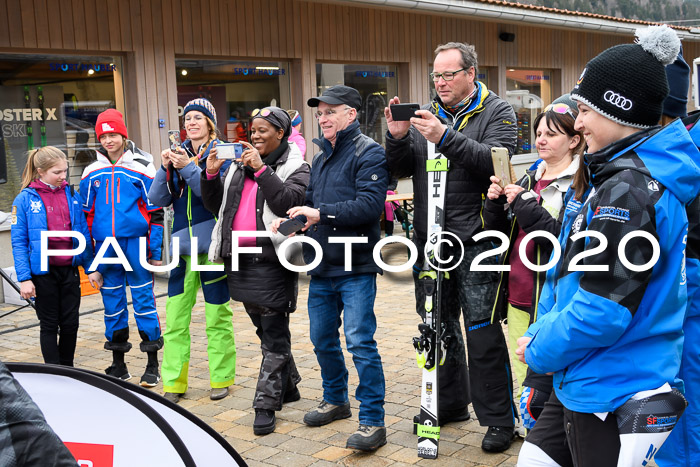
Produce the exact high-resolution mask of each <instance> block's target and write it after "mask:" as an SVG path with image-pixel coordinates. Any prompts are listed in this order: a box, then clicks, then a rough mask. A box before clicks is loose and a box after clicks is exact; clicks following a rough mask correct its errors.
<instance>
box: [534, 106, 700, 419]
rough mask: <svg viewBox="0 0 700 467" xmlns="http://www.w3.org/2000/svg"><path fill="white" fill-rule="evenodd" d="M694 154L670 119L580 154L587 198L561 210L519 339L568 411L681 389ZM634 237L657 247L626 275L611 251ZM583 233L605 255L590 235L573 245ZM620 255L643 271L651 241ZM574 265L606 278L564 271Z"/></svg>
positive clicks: (599, 408)
mask: <svg viewBox="0 0 700 467" xmlns="http://www.w3.org/2000/svg"><path fill="white" fill-rule="evenodd" d="M697 151H698V150H697V147H696V146H695V145H694V144H693V141H692V140H691V138H690V135H689V134H688V131H687V130H686V129H685V127H684V126H683V124H682V122H681V121H680V120H676V121H675V122H673V123H671V124H670V125H668V126H666V127H664V128H662V129H661V130H657V129H656V128H655V129H652V130H648V131H642V132H639V133H636V134H634V135H631V136H629V137H628V138H625V139H623V140H620V141H618V142H617V143H613V144H611V145H610V146H608V147H606V148H603V149H602V150H601V151H598V152H597V153H594V154H586V155H585V160H586V163H587V164H588V166H589V168H590V171H591V184H592V186H593V189H594V190H593V192H592V194H591V195H590V196H589V197H588V199H587V200H586V201H585V202H584V203H583V206H581V207H580V210H578V211H577V210H575V209H573V210H572V209H570V207H569V206H567V211H566V215H565V217H564V220H563V224H562V231H561V234H560V237H559V242H560V244H561V246H562V260H561V261H560V262H559V264H558V265H557V266H556V267H555V268H553V269H551V270H550V271H549V272H548V274H547V282H546V284H545V287H544V289H543V291H542V296H541V299H540V304H539V314H540V315H539V318H538V320H537V322H535V323H534V324H533V325H532V326H530V328H529V329H528V331H527V333H526V334H525V335H526V336H528V337H531V338H532V340H531V341H530V343H529V345H528V346H527V349H526V351H525V358H526V360H527V362H528V363H529V365H530V367H531V368H532V369H533V370H534V371H536V372H537V373H547V372H554V390H555V391H556V393H557V397H558V398H559V399H560V400H561V402H562V403H563V404H564V406H565V407H567V408H568V409H570V410H573V411H576V412H584V413H594V412H611V411H614V410H615V409H617V408H618V407H619V406H621V405H622V404H623V403H624V402H626V401H627V400H628V399H629V398H630V397H631V396H632V395H633V394H635V393H637V392H639V391H643V390H649V389H656V388H658V387H660V386H662V385H663V384H664V383H666V382H668V383H670V384H671V385H672V386H676V387H682V382H681V381H680V380H679V379H678V378H677V375H678V369H679V366H680V361H681V350H682V346H683V320H684V318H685V314H686V305H687V290H686V285H685V282H686V271H685V269H686V268H685V244H684V239H685V238H686V235H687V233H688V218H687V214H686V205H687V204H688V203H689V202H690V201H691V200H693V199H694V198H695V197H696V196H697V195H698V192H700V168H699V167H698V166H697V165H696V163H695V162H694V161H693V159H695V160H698V159H697V157H692V156H691V155H693V154H695V153H697ZM635 231H641V232H645V233H647V234H649V235H651V236H652V237H654V238H655V239H656V240H658V243H659V246H660V255H659V258H658V260H657V261H656V263H655V265H654V266H653V267H652V268H651V269H647V270H644V271H634V270H632V269H631V268H629V267H628V266H626V265H625V264H624V263H623V261H622V259H621V256H620V254H619V253H618V247H619V245H620V243H621V240H622V239H623V238H624V237H625V236H626V235H628V234H629V233H630V232H635ZM581 232H582V233H586V232H594V233H596V232H597V233H600V234H602V235H603V236H604V237H605V239H606V240H607V246H606V248H605V249H602V251H600V252H593V251H592V250H594V249H595V248H598V247H599V246H600V241H599V240H597V239H594V238H593V237H587V238H579V239H577V240H575V241H572V239H571V237H572V236H574V235H575V234H578V233H581ZM624 252H625V257H626V258H627V259H628V261H629V262H630V263H632V264H635V265H642V264H645V263H647V262H649V261H650V259H651V257H652V248H651V243H650V242H649V241H648V240H647V239H644V238H639V237H637V238H634V239H632V240H631V241H629V243H628V244H627V247H626V248H625V249H624ZM581 253H584V254H585V255H589V256H585V255H580V254H581ZM581 256H585V257H583V258H582V259H581ZM576 262H577V263H578V264H579V265H583V266H592V265H598V266H607V268H608V270H607V271H576V270H572V269H575V268H572V265H573V264H574V263H576Z"/></svg>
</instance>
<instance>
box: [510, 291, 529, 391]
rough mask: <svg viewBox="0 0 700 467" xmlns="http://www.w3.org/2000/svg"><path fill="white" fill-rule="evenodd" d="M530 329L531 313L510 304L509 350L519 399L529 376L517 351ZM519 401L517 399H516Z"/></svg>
mask: <svg viewBox="0 0 700 467" xmlns="http://www.w3.org/2000/svg"><path fill="white" fill-rule="evenodd" d="M528 327H530V313H528V312H527V311H523V310H520V309H518V308H515V307H514V306H513V305H511V304H510V303H509V304H508V344H510V345H509V346H508V350H509V351H510V361H511V365H512V366H513V373H515V379H516V380H517V381H518V385H519V387H518V393H517V394H516V397H517V398H519V397H520V395H521V394H522V393H523V381H525V376H527V365H526V364H524V363H523V362H521V361H520V360H519V359H518V356H517V355H516V354H515V350H516V349H517V348H518V339H520V338H521V337H523V334H525V332H526V331H527V328H528ZM516 400H517V399H516Z"/></svg>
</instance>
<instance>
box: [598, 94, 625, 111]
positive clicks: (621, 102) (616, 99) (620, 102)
mask: <svg viewBox="0 0 700 467" xmlns="http://www.w3.org/2000/svg"><path fill="white" fill-rule="evenodd" d="M603 99H604V100H605V102H609V103H611V104H612V105H614V106H615V107H619V108H621V109H622V110H630V109H631V108H632V101H631V100H629V99H627V98H626V97H625V96H621V95H620V94H618V93H616V92H615V91H610V90H608V91H605V94H603Z"/></svg>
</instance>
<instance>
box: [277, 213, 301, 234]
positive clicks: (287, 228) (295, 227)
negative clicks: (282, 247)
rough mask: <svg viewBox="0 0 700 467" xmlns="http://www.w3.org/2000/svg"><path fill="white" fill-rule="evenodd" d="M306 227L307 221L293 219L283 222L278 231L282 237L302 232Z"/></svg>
mask: <svg viewBox="0 0 700 467" xmlns="http://www.w3.org/2000/svg"><path fill="white" fill-rule="evenodd" d="M305 225H306V222H305V221H303V220H301V219H299V218H298V217H292V218H291V219H288V220H286V221H284V222H282V223H281V224H280V226H279V227H277V231H278V232H279V233H281V234H282V235H291V234H293V233H295V232H298V231H300V230H301V229H302V228H304V226H305Z"/></svg>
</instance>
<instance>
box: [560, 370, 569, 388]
mask: <svg viewBox="0 0 700 467" xmlns="http://www.w3.org/2000/svg"><path fill="white" fill-rule="evenodd" d="M567 371H569V367H568V366H567V367H566V368H564V372H563V373H562V375H561V381H560V382H559V389H561V388H562V386H563V385H564V378H566V372H567Z"/></svg>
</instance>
